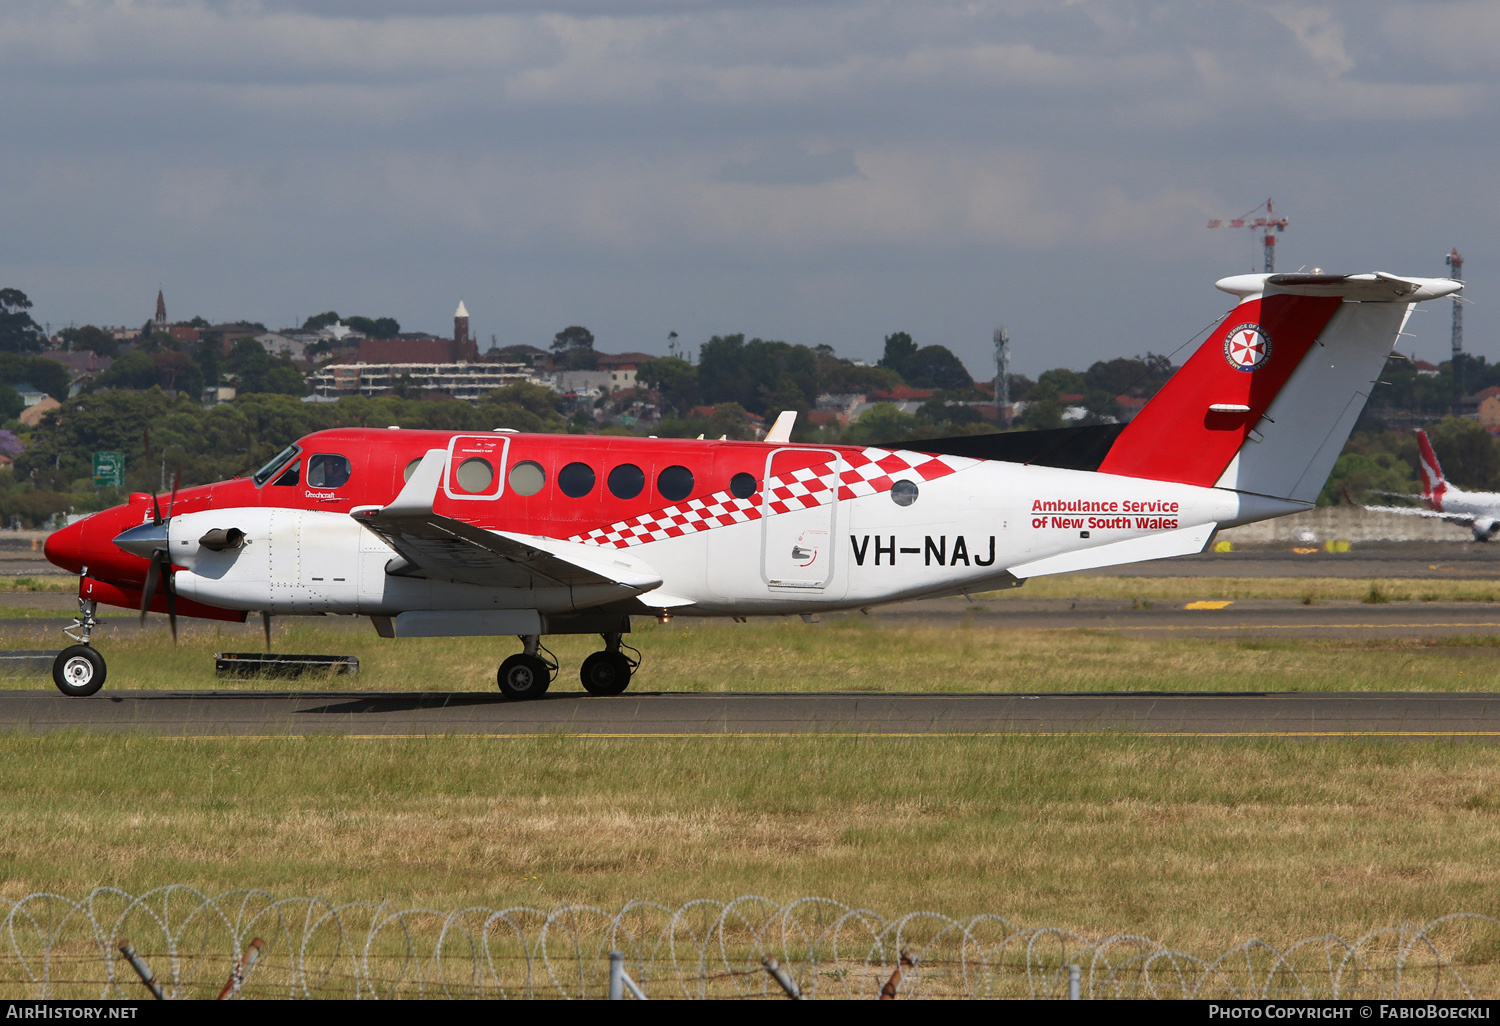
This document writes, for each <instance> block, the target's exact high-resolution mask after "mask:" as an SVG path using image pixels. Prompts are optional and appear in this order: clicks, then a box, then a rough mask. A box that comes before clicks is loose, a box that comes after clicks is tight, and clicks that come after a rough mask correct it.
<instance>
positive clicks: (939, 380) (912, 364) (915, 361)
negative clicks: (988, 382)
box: [901, 346, 974, 389]
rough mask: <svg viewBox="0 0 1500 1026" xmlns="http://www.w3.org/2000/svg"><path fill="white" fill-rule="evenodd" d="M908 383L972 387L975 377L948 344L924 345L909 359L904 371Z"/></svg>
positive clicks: (949, 387) (935, 386)
mask: <svg viewBox="0 0 1500 1026" xmlns="http://www.w3.org/2000/svg"><path fill="white" fill-rule="evenodd" d="M901 376H902V377H904V378H905V379H906V383H907V384H908V385H913V386H915V387H917V388H944V389H958V388H972V387H973V385H974V379H973V378H971V377H969V372H968V370H967V369H965V367H964V365H963V361H962V360H960V359H959V358H958V357H956V356H954V355H953V353H952V352H951V351H950V350H949V349H948V347H947V346H923V347H922V348H921V349H918V350H917V351H916V353H915V354H913V355H912V357H911V358H910V359H909V360H908V361H907V364H906V370H905V371H903V372H902V374H901Z"/></svg>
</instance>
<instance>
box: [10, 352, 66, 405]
mask: <svg viewBox="0 0 1500 1026" xmlns="http://www.w3.org/2000/svg"><path fill="white" fill-rule="evenodd" d="M0 383H3V384H7V385H21V384H25V385H31V386H32V387H33V388H38V389H40V390H42V391H43V392H46V393H47V394H48V395H50V396H51V397H52V398H54V399H56V400H57V401H58V402H62V401H63V400H64V399H66V398H67V397H68V391H69V381H68V368H66V367H64V366H63V365H62V364H60V363H58V362H57V361H56V360H53V359H50V358H48V357H45V356H22V355H20V354H19V353H5V352H0Z"/></svg>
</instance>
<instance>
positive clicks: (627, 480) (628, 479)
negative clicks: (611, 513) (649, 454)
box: [608, 463, 646, 499]
mask: <svg viewBox="0 0 1500 1026" xmlns="http://www.w3.org/2000/svg"><path fill="white" fill-rule="evenodd" d="M608 480H609V492H610V494H611V495H613V496H614V497H615V498H617V499H633V498H635V497H636V496H637V495H639V494H641V489H643V488H645V487H646V472H645V471H643V470H642V469H641V468H640V467H638V466H636V465H635V464H634V463H621V464H620V465H619V466H618V467H616V468H615V469H614V470H611V471H610V472H609V478H608Z"/></svg>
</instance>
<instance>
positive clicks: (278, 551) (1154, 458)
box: [46, 274, 1462, 698]
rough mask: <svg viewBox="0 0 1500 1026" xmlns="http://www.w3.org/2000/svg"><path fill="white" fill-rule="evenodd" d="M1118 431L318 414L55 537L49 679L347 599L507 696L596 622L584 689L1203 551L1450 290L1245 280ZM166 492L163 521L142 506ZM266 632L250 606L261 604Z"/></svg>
mask: <svg viewBox="0 0 1500 1026" xmlns="http://www.w3.org/2000/svg"><path fill="white" fill-rule="evenodd" d="M1218 287H1219V288H1220V289H1223V290H1224V291H1225V292H1228V293H1230V294H1231V295H1233V296H1235V297H1236V299H1237V300H1238V302H1237V303H1236V305H1235V307H1234V308H1233V309H1232V310H1231V311H1230V312H1229V314H1228V316H1226V317H1225V318H1224V320H1223V321H1222V322H1221V323H1220V325H1219V326H1218V328H1217V329H1215V330H1214V331H1213V332H1212V333H1211V334H1210V335H1209V336H1208V339H1207V340H1206V341H1205V342H1204V343H1203V344H1202V346H1201V347H1199V349H1198V350H1197V351H1196V352H1195V353H1194V354H1193V355H1192V356H1191V357H1190V358H1189V359H1188V360H1187V362H1186V363H1185V364H1184V365H1183V367H1182V369H1181V370H1179V371H1178V372H1177V373H1176V374H1175V375H1174V376H1173V377H1172V378H1171V379H1170V380H1169V381H1168V382H1167V383H1166V385H1165V386H1164V387H1163V388H1162V389H1161V391H1160V392H1158V393H1157V394H1156V396H1155V397H1154V398H1153V399H1152V400H1151V401H1150V403H1148V404H1147V405H1146V407H1145V408H1144V409H1142V410H1141V412H1140V414H1139V415H1138V416H1137V417H1136V418H1135V419H1134V420H1133V421H1131V422H1130V423H1129V424H1127V425H1123V426H1121V425H1104V426H1096V427H1080V428H1071V429H1069V428H1065V429H1062V430H1058V431H1032V432H1011V433H1005V434H996V435H985V436H974V437H964V438H953V439H935V440H931V441H924V442H914V443H908V445H907V446H906V447H905V448H880V447H874V446H844V445H798V444H793V443H792V442H790V441H789V437H790V432H791V415H788V414H783V415H782V417H781V418H779V419H778V421H777V424H776V427H774V428H773V429H772V431H771V433H770V434H769V435H768V437H767V438H766V440H765V441H763V442H729V441H718V442H712V441H701V440H698V441H691V440H680V439H651V438H620V437H598V436H577V435H528V434H517V433H513V432H508V431H504V430H499V431H495V432H490V433H484V434H465V433H461V432H452V431H401V430H388V431H381V430H373V429H338V430H331V431H320V432H317V433H315V434H311V435H308V436H307V437H305V438H302V439H299V440H297V441H296V442H295V443H293V444H291V445H288V446H287V447H286V448H285V449H284V450H283V451H282V452H281V453H280V454H278V455H277V456H276V457H275V458H274V459H272V460H271V461H270V462H269V463H267V464H266V465H265V466H264V467H262V468H261V469H260V470H258V471H256V472H255V473H254V474H253V475H251V476H250V477H245V478H237V479H235V480H232V481H222V482H220V483H218V484H214V485H207V486H204V487H197V488H190V489H186V490H184V491H182V492H181V493H180V494H174V495H172V496H170V497H168V496H151V495H146V494H138V495H133V496H131V498H130V501H129V502H128V503H127V504H125V505H123V506H117V507H115V508H113V509H109V510H105V511H104V512H101V513H96V514H94V515H93V516H91V517H88V518H87V519H85V520H82V521H79V522H78V523H76V524H73V525H71V526H69V527H66V528H64V529H63V530H61V531H58V532H57V533H55V534H53V535H52V536H51V537H50V538H49V539H48V540H47V550H46V551H47V558H48V559H50V560H51V561H52V562H54V563H56V564H58V565H59V566H62V567H65V568H67V569H69V570H71V571H73V572H74V573H77V574H78V575H79V586H78V597H79V604H80V609H79V615H78V621H77V623H76V624H75V625H74V627H73V628H71V629H70V630H71V631H72V635H73V637H74V638H75V640H77V641H79V642H81V644H78V645H74V646H73V647H71V648H69V649H67V650H66V651H64V652H63V653H62V654H61V655H59V656H58V659H57V662H56V664H55V666H54V671H53V676H54V679H55V681H56V682H57V686H58V687H59V688H60V689H61V690H62V691H63V692H64V693H66V694H69V695H89V694H93V693H94V692H95V691H97V690H98V689H99V688H100V686H101V685H102V684H103V683H104V677H105V664H104V660H103V658H102V657H101V656H100V655H99V653H98V651H97V650H95V649H94V648H93V647H92V646H91V645H90V644H89V639H90V632H91V631H92V629H93V627H94V625H95V623H96V620H95V611H96V609H97V604H98V603H100V602H104V603H108V604H112V605H118V606H129V607H135V606H139V607H140V608H141V609H142V615H144V612H145V610H147V609H151V610H157V611H160V612H166V613H168V614H169V615H170V616H172V617H173V618H174V621H173V622H174V630H175V615H176V614H177V613H181V614H182V615H184V616H196V617H208V618H211V619H221V620H236V621H243V620H244V619H245V618H246V616H247V615H248V614H249V613H250V612H260V613H261V614H262V615H263V616H266V617H269V616H270V615H273V614H274V615H292V616H298V615H301V616H307V615H314V616H315V615H323V614H347V615H359V616H368V617H370V619H371V620H372V621H373V622H374V626H375V629H376V630H377V631H378V632H379V633H380V634H381V635H382V636H384V637H396V638H402V637H449V636H457V635H514V636H517V637H519V639H520V641H521V644H522V651H521V652H519V653H517V654H515V655H512V656H510V657H509V658H508V659H506V660H505V661H504V662H503V663H502V664H501V666H500V671H499V686H500V690H501V691H502V692H503V693H504V694H505V695H506V696H507V697H510V698H532V697H535V696H537V695H540V694H541V693H542V692H544V691H546V689H547V687H548V685H549V684H550V683H551V681H552V678H553V676H554V674H555V672H556V670H557V667H556V664H555V663H554V662H552V661H551V660H550V659H548V658H546V656H545V655H544V653H545V651H546V650H545V649H544V648H542V646H541V639H542V637H543V635H546V634H599V635H600V636H601V637H602V638H603V640H604V648H603V649H601V650H600V651H598V652H595V653H594V654H593V655H591V656H589V658H588V659H586V660H585V661H584V663H583V666H582V670H581V676H582V679H583V684H584V687H585V688H586V689H588V690H589V691H591V692H594V693H596V694H618V693H619V692H620V691H623V690H624V688H625V687H626V685H627V684H628V683H629V681H630V676H631V674H632V672H634V670H635V669H636V667H637V665H638V663H637V662H636V661H635V660H634V659H631V658H630V657H629V656H627V655H626V654H625V653H624V652H623V651H622V650H621V635H623V634H625V633H626V632H627V631H628V630H629V629H630V618H631V617H632V616H657V617H662V618H665V617H667V616H672V615H676V616H734V617H747V616H770V615H787V614H792V613H800V614H813V613H818V612H823V611H828V610H835V609H850V608H861V607H868V606H871V605H875V604H877V603H882V602H894V601H898V600H902V599H910V598H918V597H923V596H933V595H944V594H956V593H959V592H962V591H966V590H971V589H987V588H999V587H1007V586H1013V585H1015V584H1018V583H1020V582H1022V581H1025V580H1026V579H1027V578H1029V577H1038V576H1042V575H1045V574H1056V573H1063V572H1066V571H1070V570H1083V569H1088V568H1092V567H1103V566H1113V565H1116V564H1120V563H1133V562H1136V561H1139V560H1146V559H1159V558H1162V557H1166V556H1177V555H1183V554H1186V553H1190V552H1198V551H1201V550H1202V549H1203V548H1204V547H1205V546H1206V545H1207V544H1208V542H1209V540H1210V539H1211V538H1212V537H1213V534H1214V532H1215V531H1216V530H1218V529H1219V528H1221V527H1230V526H1233V525H1236V524H1244V523H1249V522H1251V521H1256V520H1265V519H1267V518H1269V517H1276V516H1282V515H1284V514H1287V513H1295V512H1297V511H1299V510H1303V509H1306V508H1307V507H1309V506H1310V505H1312V504H1313V502H1314V500H1315V499H1316V498H1317V495H1318V492H1319V491H1320V489H1321V488H1322V487H1323V483H1324V479H1325V478H1326V477H1327V475H1328V472H1329V470H1330V469H1331V468H1332V466H1333V463H1334V460H1335V459H1336V458H1337V457H1338V455H1339V452H1340V450H1341V449H1342V448H1343V445H1344V441H1345V439H1346V438H1347V437H1348V435H1349V432H1350V430H1351V429H1352V427H1353V425H1354V422H1355V419H1356V418H1357V417H1358V416H1359V414H1360V411H1361V409H1363V407H1364V404H1365V400H1366V398H1367V397H1368V395H1369V392H1370V388H1371V384H1372V382H1374V381H1375V379H1376V378H1377V376H1378V375H1379V373H1380V370H1381V368H1382V367H1383V366H1384V364H1385V359H1386V356H1387V354H1389V353H1390V351H1391V348H1392V346H1393V345H1394V344H1395V341H1396V338H1397V335H1398V333H1399V332H1400V330H1401V327H1402V325H1403V324H1404V323H1405V322H1406V318H1407V316H1408V314H1409V313H1410V311H1411V309H1412V304H1414V303H1417V302H1420V301H1422V300H1427V299H1434V298H1437V297H1439V296H1446V295H1449V294H1451V293H1453V292H1457V291H1458V290H1459V289H1460V288H1461V287H1462V286H1461V285H1460V284H1459V283H1458V282H1457V281H1452V280H1449V279H1423V278H1402V277H1397V276H1394V275H1390V274H1356V275H1323V274H1317V275H1304V274H1276V275H1264V274H1250V275H1240V276H1236V277H1232V278H1225V279H1223V280H1222V281H1220V282H1219V283H1218ZM163 503H165V512H163V510H162V506H163ZM267 622H269V621H267Z"/></svg>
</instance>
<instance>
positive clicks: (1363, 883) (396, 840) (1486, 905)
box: [0, 736, 1500, 957]
mask: <svg viewBox="0 0 1500 1026" xmlns="http://www.w3.org/2000/svg"><path fill="white" fill-rule="evenodd" d="M0 752H3V756H0V810H3V815H0V862H3V867H0V896H3V897H6V898H10V899H15V898H18V897H20V896H22V895H23V894H25V893H27V892H29V891H33V890H40V889H49V890H53V891H58V892H61V893H67V894H74V895H78V894H81V893H83V892H86V891H87V890H88V889H89V888H90V887H93V886H96V885H101V884H109V885H115V886H120V887H123V888H126V889H128V890H132V891H135V892H140V891H143V890H146V889H148V888H150V887H152V886H156V885H159V884H161V883H164V882H185V883H189V884H193V885H196V886H198V887H200V888H202V889H204V890H207V891H210V892H216V891H220V890H229V889H235V888H242V887H247V886H257V887H264V888H267V889H269V890H271V891H272V892H274V893H276V894H280V895H286V896H290V895H293V894H308V893H319V894H324V895H327V896H329V897H331V898H334V899H336V900H342V901H349V900H357V899H364V898H371V899H389V900H392V901H394V902H397V903H398V904H402V905H408V906H428V907H437V908H449V907H459V906H462V905H465V904H468V903H477V904H483V905H488V906H491V907H496V906H504V905H508V904H515V903H520V904H530V905H533V906H540V907H551V906H554V905H556V904H559V903H573V902H587V903H591V904H598V905H602V906H604V907H616V908H618V907H619V906H620V905H621V904H622V903H623V902H624V901H625V900H626V899H627V898H631V897H638V898H648V899H652V900H656V901H661V902H663V903H664V904H668V905H676V904H680V903H681V902H683V901H685V900H687V899H690V898H694V897H703V896H712V897H718V898H729V897H734V896H737V895H739V894H744V893H757V894H761V895H765V896H767V897H770V898H772V899H776V900H782V901H784V900H789V899H792V898H795V897H800V896H803V895H809V894H812V895H823V896H828V897H833V898H836V899H839V900H842V901H845V902H848V903H850V904H854V905H865V906H868V907H871V908H874V909H876V910H878V911H882V912H884V913H887V914H893V913H897V912H901V911H909V910H915V909H933V910H938V911H943V912H947V913H950V914H963V913H971V912H977V911H991V912H996V913H1002V914H1004V915H1006V916H1007V917H1009V918H1011V919H1012V920H1013V921H1016V922H1018V923H1019V924H1021V925H1044V924H1052V925H1061V926H1070V927H1074V928H1077V929H1080V930H1083V931H1086V932H1090V933H1093V932H1097V931H1101V930H1121V929H1128V930H1130V931H1133V932H1140V933H1144V934H1147V935H1149V936H1152V937H1154V938H1156V939H1159V940H1162V941H1164V942H1167V943H1169V944H1172V945H1174V946H1178V947H1181V948H1183V949H1185V950H1195V951H1206V950H1208V949H1212V948H1216V947H1219V948H1222V947H1227V946H1229V945H1230V944H1232V943H1234V942H1235V941H1237V940H1243V939H1245V938H1246V937H1247V936H1251V935H1253V934H1255V933H1259V934H1260V935H1262V936H1265V937H1266V938H1267V939H1273V940H1281V941H1286V940H1291V939H1294V938H1300V937H1303V936H1307V935H1310V934H1315V933H1320V932H1323V931H1325V930H1333V931H1335V932H1339V933H1341V934H1344V935H1357V934H1358V933H1360V932H1362V931H1363V930H1364V929H1366V928H1368V927H1370V926H1371V925H1387V924H1391V923H1397V922H1400V921H1402V920H1406V919H1410V920H1414V921H1419V922H1420V921H1425V920H1427V919H1431V918H1433V917H1435V916H1437V915H1440V914H1443V913H1446V912H1452V911H1457V910H1473V911H1485V912H1494V911H1495V897H1496V895H1497V893H1500V890H1497V884H1500V857H1497V855H1500V816H1497V812H1500V798H1497V797H1496V796H1497V795H1500V751H1497V750H1495V749H1493V748H1487V747H1480V746H1467V745H1426V744H1401V745H1375V744H1366V743H1356V742H1348V743H1343V742H1341V743H1336V744H1290V745H1288V744H1274V743H1262V742H1232V743H1177V742H1166V741H1150V742H1146V741H1141V740H1131V739H1121V738H1111V737H1089V738H1075V739H1069V738H1052V739H1024V738H1018V739H1008V740H995V739H987V740H975V739H945V738H936V737H934V738H930V739H922V740H891V739H847V738H821V739H819V738H808V739H799V740H796V741H789V740H777V739H763V740H746V739H722V738H704V739H701V740H697V739H695V740H692V741H684V740H636V741H601V740H585V739H561V738H558V739H518V740H493V739H466V738H433V739H429V740H423V741H411V740H393V741H355V740H344V739H331V738H324V739H316V740H281V741H264V740H245V741H217V742H209V741H171V740H166V739H160V738H141V737H136V738H119V737H115V738H87V737H80V736H54V737H49V738H46V739H35V738H21V737H9V738H5V739H3V740H0ZM1489 957H1493V952H1491V953H1489Z"/></svg>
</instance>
